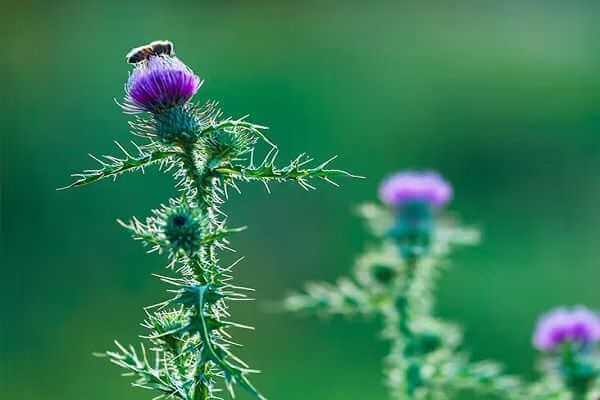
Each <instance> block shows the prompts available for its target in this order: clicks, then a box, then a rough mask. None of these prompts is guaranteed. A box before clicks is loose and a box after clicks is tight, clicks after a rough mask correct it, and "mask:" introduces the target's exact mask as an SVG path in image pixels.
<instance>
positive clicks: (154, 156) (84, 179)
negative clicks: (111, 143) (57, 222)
mask: <svg viewBox="0 0 600 400" xmlns="http://www.w3.org/2000/svg"><path fill="white" fill-rule="evenodd" d="M115 143H116V142H115ZM117 146H118V147H119V149H120V150H121V151H122V152H123V155H122V156H121V157H120V158H119V157H113V156H103V157H101V158H98V157H95V156H93V155H91V154H90V157H92V158H93V159H94V160H96V161H97V162H98V163H99V164H100V168H98V169H90V170H85V171H83V172H82V173H79V174H73V175H72V176H73V177H74V178H76V180H75V181H74V182H73V183H71V184H70V185H68V186H65V187H62V188H59V190H64V189H70V188H73V187H79V186H85V185H89V184H91V183H94V182H98V181H100V180H102V179H106V178H116V177H117V176H119V175H121V174H123V173H125V172H134V171H138V170H142V171H143V169H144V168H145V167H148V166H150V165H153V164H157V163H159V162H164V161H166V160H167V159H168V158H170V157H172V156H175V155H178V154H179V153H178V152H176V151H162V150H156V149H153V151H150V152H147V150H149V149H146V148H144V147H139V146H137V145H136V150H137V152H138V154H137V155H131V154H129V153H128V152H127V151H126V150H125V149H124V148H123V147H122V146H121V145H120V144H119V143H117Z"/></svg>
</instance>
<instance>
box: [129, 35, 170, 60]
mask: <svg viewBox="0 0 600 400" xmlns="http://www.w3.org/2000/svg"><path fill="white" fill-rule="evenodd" d="M161 54H166V55H168V56H174V55H175V48H174V47H173V43H172V42H169V41H168V40H156V41H154V42H152V43H149V44H147V45H145V46H140V47H136V48H135V49H132V50H131V51H130V52H129V53H127V55H126V56H125V58H126V59H127V62H128V63H129V64H137V63H140V62H142V61H145V60H147V59H148V58H150V57H151V56H159V55H161Z"/></svg>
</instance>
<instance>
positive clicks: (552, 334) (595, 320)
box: [533, 306, 600, 351]
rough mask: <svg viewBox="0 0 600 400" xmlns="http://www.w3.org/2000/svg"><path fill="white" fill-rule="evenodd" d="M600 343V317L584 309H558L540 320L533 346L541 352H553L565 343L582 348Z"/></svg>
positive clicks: (580, 307) (579, 307)
mask: <svg viewBox="0 0 600 400" xmlns="http://www.w3.org/2000/svg"><path fill="white" fill-rule="evenodd" d="M598 341H600V316H599V315H598V314H597V313H595V312H593V311H591V310H589V309H587V308H585V307H583V306H578V307H575V308H572V309H568V308H563V307H561V308H557V309H554V310H552V311H550V312H549V313H547V314H544V315H542V317H541V318H540V319H539V320H538V323H537V326H536V329H535V332H534V335H533V345H534V346H535V347H536V348H537V349H538V350H540V351H553V350H556V349H557V348H558V347H559V346H560V345H562V344H564V343H574V344H578V345H581V346H587V345H591V344H595V343H597V342H598Z"/></svg>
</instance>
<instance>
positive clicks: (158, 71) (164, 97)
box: [123, 54, 202, 114]
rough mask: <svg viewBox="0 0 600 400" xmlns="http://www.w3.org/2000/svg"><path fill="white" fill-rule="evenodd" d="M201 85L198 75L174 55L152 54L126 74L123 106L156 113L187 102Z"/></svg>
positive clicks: (131, 111)
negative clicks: (127, 75) (127, 77)
mask: <svg viewBox="0 0 600 400" xmlns="http://www.w3.org/2000/svg"><path fill="white" fill-rule="evenodd" d="M201 84H202V81H201V80H200V78H199V77H198V76H197V75H196V74H194V72H193V71H192V70H191V69H190V68H189V67H188V66H187V65H185V64H184V63H183V62H182V61H181V60H179V59H178V58H177V57H174V56H170V55H166V54H160V55H151V56H149V57H148V58H147V59H145V60H142V61H141V62H139V63H137V64H135V68H134V70H133V72H132V73H131V74H130V75H129V79H128V81H127V84H126V85H125V92H126V95H125V104H124V105H123V109H124V110H125V111H126V112H129V113H141V112H150V113H153V114H159V113H161V112H163V111H165V110H168V109H170V108H173V107H177V106H182V105H184V104H185V103H187V102H188V101H189V100H190V99H191V98H192V97H193V96H194V95H195V94H196V92H197V91H198V89H199V88H200V85H201Z"/></svg>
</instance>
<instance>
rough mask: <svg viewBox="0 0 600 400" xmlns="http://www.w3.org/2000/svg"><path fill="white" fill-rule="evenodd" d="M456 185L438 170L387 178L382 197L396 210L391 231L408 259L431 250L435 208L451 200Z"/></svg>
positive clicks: (382, 199) (395, 175) (384, 182)
mask: <svg viewBox="0 0 600 400" xmlns="http://www.w3.org/2000/svg"><path fill="white" fill-rule="evenodd" d="M451 197H452V187H451V186H450V184H449V183H448V182H446V181H445V180H444V179H443V178H442V177H441V176H440V175H439V174H437V173H435V172H418V171H405V172H398V173H396V174H394V175H392V176H390V177H388V178H386V179H385V180H384V181H383V182H382V183H381V186H380V188H379V198H380V199H381V201H382V202H383V203H385V204H387V205H388V206H391V207H393V208H394V210H395V211H396V221H395V223H394V225H393V226H392V227H391V229H390V230H389V232H388V234H389V236H390V237H392V238H394V239H395V240H396V241H397V242H398V244H399V246H400V247H399V248H400V251H401V253H402V256H403V257H404V258H405V259H410V260H416V259H417V258H418V257H420V256H422V255H424V254H425V253H427V252H428V250H429V247H430V244H431V234H432V232H433V227H434V218H433V217H434V216H433V209H434V208H441V207H443V206H444V205H445V204H446V203H448V202H449V201H450V198H451Z"/></svg>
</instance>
